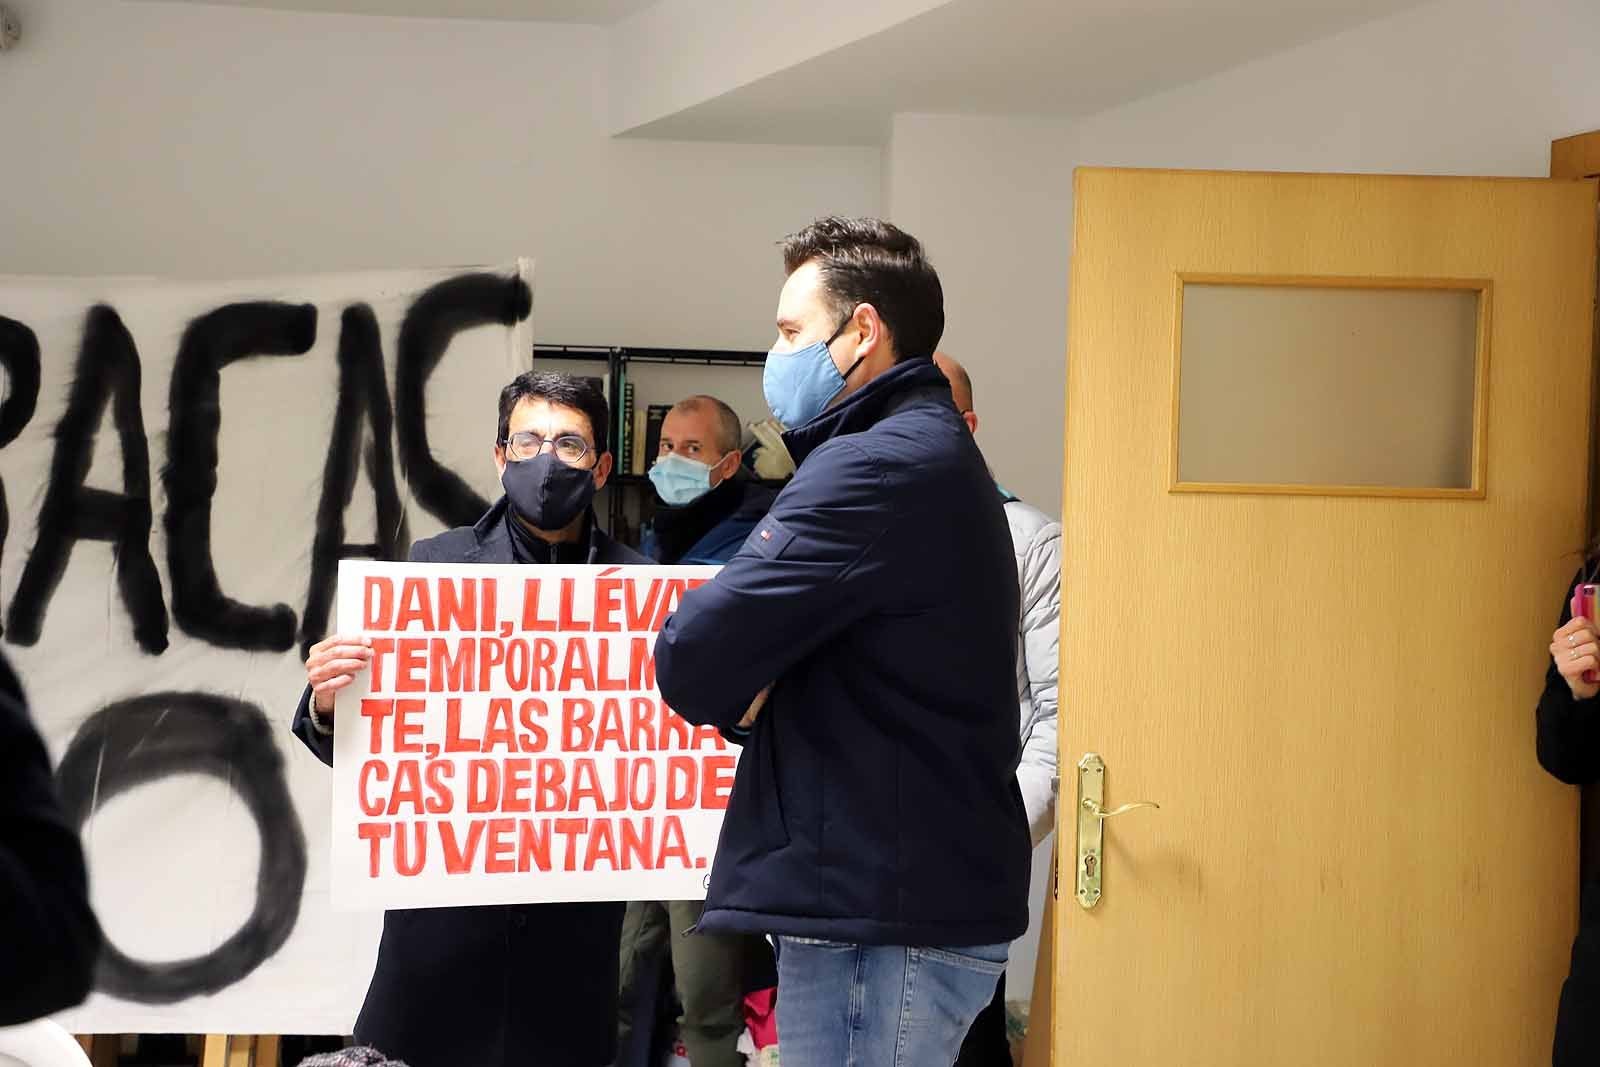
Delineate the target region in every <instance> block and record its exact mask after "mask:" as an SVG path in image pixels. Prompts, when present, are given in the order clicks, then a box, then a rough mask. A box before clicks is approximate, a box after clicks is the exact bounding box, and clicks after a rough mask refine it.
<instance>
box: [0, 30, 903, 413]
mask: <svg viewBox="0 0 1600 1067" xmlns="http://www.w3.org/2000/svg"><path fill="white" fill-rule="evenodd" d="M11 2H12V3H13V5H14V6H16V7H17V8H18V9H19V10H20V11H21V13H22V15H23V18H24V22H25V30H24V32H25V37H24V40H23V44H22V46H21V47H20V48H18V49H16V50H14V51H11V52H7V53H5V54H4V55H3V56H0V170H3V171H4V175H5V178H4V182H3V191H0V273H41V272H42V273H70V274H82V273H124V272H126V273H179V274H185V275H245V276H253V275H257V274H262V273H277V272H289V271H320V270H334V269H344V268H353V267H389V266H413V265H434V264H465V263H477V262H485V261H495V260H502V259H506V258H509V257H511V256H514V255H518V254H525V255H532V256H534V257H535V258H536V259H537V261H538V276H537V280H536V298H535V301H536V302H535V308H534V318H535V334H536V336H537V337H538V338H539V339H541V340H546V341H556V342H563V343H590V344H613V343H624V344H626V343H631V344H656V345H706V346H717V347H739V348H755V349H761V350H765V349H766V347H767V346H768V345H769V344H770V343H771V339H772V337H773V335H774V330H773V327H772V310H773V308H774V306H775V305H776V302H777V294H778V288H779V286H780V285H781V284H782V270H781V263H780V260H779V258H778V254H777V250H776V248H775V246H774V242H775V241H776V240H777V239H779V238H780V237H782V236H783V235H784V234H785V233H788V232H790V231H792V230H795V229H798V228H799V227H800V226H802V225H804V224H805V223H806V222H809V221H810V220H811V219H812V218H813V217H815V216H816V215H818V214H822V213H826V212H834V211H839V212H855V213H865V212H874V211H876V210H877V209H878V208H879V198H880V196H881V191H882V187H881V178H880V166H881V165H880V153H879V152H878V151H877V150H876V149H860V148H805V147H769V146H761V145H729V144H686V143H666V142H637V141H617V140H613V139H611V138H609V137H608V135H607V128H606V126H607V114H608V102H607V99H606V94H607V91H608V89H607V81H608V79H607V77H606V67H605V64H606V48H605V38H604V35H603V31H602V30H600V29H598V28H594V27H585V26H558V25H549V24H534V23H515V22H494V23H489V22H471V21H465V20H439V21H428V20H416V19H399V18H394V19H385V18H367V17H358V16H341V15H307V14H299V13H293V12H279V11H251V10H244V9H239V8H231V7H228V8H219V7H208V6H202V5H195V4H162V3H126V2H121V0H20V2H18V0H11ZM759 414H762V413H761V412H755V413H752V415H759Z"/></svg>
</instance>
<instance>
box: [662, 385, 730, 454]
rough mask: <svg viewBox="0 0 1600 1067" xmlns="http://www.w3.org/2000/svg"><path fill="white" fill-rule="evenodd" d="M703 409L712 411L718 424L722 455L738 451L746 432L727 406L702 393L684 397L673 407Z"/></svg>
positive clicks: (719, 445) (693, 409) (681, 409)
mask: <svg viewBox="0 0 1600 1067" xmlns="http://www.w3.org/2000/svg"><path fill="white" fill-rule="evenodd" d="M701 408H710V409H711V415H712V418H713V419H715V420H716V424H717V427H716V429H717V447H718V448H720V449H722V454H723V455H727V454H728V453H729V452H732V451H734V450H735V449H737V448H738V447H739V445H740V444H741V443H742V442H743V440H744V430H743V429H742V428H741V427H740V426H739V416H738V414H737V413H736V412H735V411H734V410H733V409H732V408H730V407H729V406H728V405H727V404H725V403H723V402H722V401H720V400H718V399H717V398H716V397H714V396H706V395H705V394H704V393H701V394H699V395H696V396H689V397H684V398H683V399H682V400H680V401H678V402H677V403H676V404H674V405H673V409H674V410H676V411H698V410H700V409H701Z"/></svg>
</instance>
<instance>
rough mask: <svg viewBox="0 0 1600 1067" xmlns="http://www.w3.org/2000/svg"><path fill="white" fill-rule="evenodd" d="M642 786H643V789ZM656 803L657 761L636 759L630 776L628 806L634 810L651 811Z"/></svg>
mask: <svg viewBox="0 0 1600 1067" xmlns="http://www.w3.org/2000/svg"><path fill="white" fill-rule="evenodd" d="M641 786H643V790H642V791H641V789H640V787H641ZM655 805H656V761H655V760H653V759H636V760H634V761H633V766H632V768H631V770H630V773H629V777H628V806H629V807H631V808H632V809H633V810H634V811H649V810H650V809H651V808H653V807H655Z"/></svg>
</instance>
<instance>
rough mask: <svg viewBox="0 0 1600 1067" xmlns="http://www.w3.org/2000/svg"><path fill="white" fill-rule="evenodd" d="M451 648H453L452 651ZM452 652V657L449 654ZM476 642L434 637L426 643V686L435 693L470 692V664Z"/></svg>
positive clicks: (476, 646)
mask: <svg viewBox="0 0 1600 1067" xmlns="http://www.w3.org/2000/svg"><path fill="white" fill-rule="evenodd" d="M451 646H454V648H453V649H452V647H451ZM452 651H454V653H455V654H454V655H453V656H452V655H451V652H452ZM477 651H478V642H476V641H474V640H473V639H472V638H470V637H468V638H463V639H460V640H455V641H452V640H450V639H449V638H445V637H435V638H434V639H433V640H431V641H429V642H428V684H429V686H430V687H431V688H432V689H433V691H434V692H435V693H460V692H468V693H470V692H472V681H473V677H472V664H473V661H474V660H475V659H476V658H477Z"/></svg>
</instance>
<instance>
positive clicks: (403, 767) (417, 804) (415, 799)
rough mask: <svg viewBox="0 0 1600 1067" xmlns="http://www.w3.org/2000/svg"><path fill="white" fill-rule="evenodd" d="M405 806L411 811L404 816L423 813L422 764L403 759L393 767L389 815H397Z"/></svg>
mask: <svg viewBox="0 0 1600 1067" xmlns="http://www.w3.org/2000/svg"><path fill="white" fill-rule="evenodd" d="M407 804H409V805H410V806H411V810H410V811H409V812H407V813H406V814H408V815H421V814H422V813H423V806H422V764H420V763H418V762H417V761H416V760H414V759H403V760H400V761H399V762H397V763H396V764H395V765H394V792H393V793H390V794H389V814H390V815H399V814H400V808H401V807H402V806H403V805H407ZM397 847H398V846H397Z"/></svg>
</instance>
